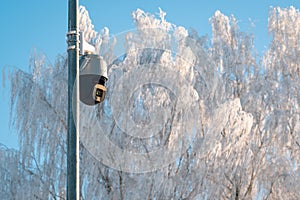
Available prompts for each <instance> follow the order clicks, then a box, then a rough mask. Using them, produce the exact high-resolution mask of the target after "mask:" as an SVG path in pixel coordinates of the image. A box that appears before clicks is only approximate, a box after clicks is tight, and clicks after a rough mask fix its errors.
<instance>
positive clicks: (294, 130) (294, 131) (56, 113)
mask: <svg viewBox="0 0 300 200" xmlns="http://www.w3.org/2000/svg"><path fill="white" fill-rule="evenodd" d="M165 15H166V13H165V12H163V11H162V10H160V13H159V15H158V16H154V15H152V14H149V13H146V12H144V11H142V10H140V9H138V10H136V11H134V12H133V13H132V18H133V21H134V22H135V24H136V31H130V32H127V33H125V34H123V35H117V36H111V35H110V34H109V30H108V28H104V29H103V30H101V31H100V32H99V33H98V32H97V31H95V30H94V26H93V24H92V22H91V20H90V18H89V16H88V12H87V10H86V9H85V8H84V7H81V8H80V27H79V28H80V30H81V31H83V32H84V33H85V40H86V41H88V42H90V43H92V44H93V45H95V46H96V49H97V51H98V52H99V54H100V55H102V56H103V57H104V59H105V60H106V61H107V63H108V76H109V82H108V85H107V88H108V92H107V96H106V100H105V101H104V103H102V104H101V105H99V106H97V107H87V106H84V105H83V104H81V107H80V119H81V121H80V123H81V124H80V127H79V130H80V134H81V138H80V139H81V143H80V184H81V198H82V199H88V200H90V199H299V198H300V192H299V191H300V184H299V183H300V180H299V179H300V173H299V165H300V156H299V155H300V154H299V150H300V145H299V144H300V122H299V118H300V116H299V111H298V110H299V103H300V101H299V100H300V97H299V92H298V91H299V85H300V83H299V49H300V48H299V44H300V37H299V27H298V26H299V19H300V13H299V11H298V10H296V9H295V8H293V7H291V8H288V9H281V8H271V9H270V12H269V33H270V34H271V35H272V37H273V38H272V41H271V44H270V48H269V49H268V51H267V52H266V53H265V55H264V56H263V57H262V58H261V61H262V62H259V57H258V55H257V53H256V51H255V49H254V44H253V35H250V34H247V33H244V32H241V31H240V30H239V27H238V23H237V20H236V19H235V18H234V16H231V17H227V16H225V15H223V14H222V13H221V12H220V11H216V12H215V14H214V15H213V16H212V18H211V19H210V22H211V25H212V33H213V35H212V40H211V41H210V40H208V38H207V37H199V36H198V34H197V33H196V32H193V31H188V30H186V29H185V28H184V27H178V26H176V25H174V24H172V23H170V22H167V21H166V18H165ZM66 60H67V59H66V57H65V56H58V57H57V59H56V62H55V64H54V65H51V64H49V62H48V61H47V59H46V57H45V56H44V55H40V54H38V53H35V54H33V55H32V58H31V59H30V72H29V73H26V72H23V71H21V70H15V71H12V72H11V77H10V80H11V86H12V90H11V113H13V115H12V121H13V124H14V125H15V127H16V128H17V130H18V133H19V142H20V152H21V153H18V152H14V151H10V150H7V149H6V148H4V147H1V149H0V155H1V157H0V159H1V165H0V167H1V171H0V178H1V183H5V184H1V188H0V189H1V190H0V192H1V197H4V199H65V198H66V194H65V190H66V132H67V125H66V115H67V114H66V113H67V110H66V108H67V106H66V104H67V62H66ZM149 124H150V125H151V126H149ZM149 127H150V128H149ZM99 135H100V136H99ZM107 141H109V142H107ZM163 147H164V148H165V149H164V151H160V149H162V148H163ZM151 152H154V153H153V154H151ZM155 152H159V154H155ZM8 161H9V162H8ZM21 186H24V187H21ZM16 190H18V192H16Z"/></svg>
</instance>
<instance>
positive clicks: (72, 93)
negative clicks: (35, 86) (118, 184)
mask: <svg viewBox="0 0 300 200" xmlns="http://www.w3.org/2000/svg"><path fill="white" fill-rule="evenodd" d="M68 9H69V13H68V33H67V42H68V135H67V145H68V146H67V148H68V149H67V199H68V200H79V34H78V30H77V27H78V20H77V15H78V0H69V8H68ZM76 80H77V81H76ZM75 81H76V83H75ZM76 128H77V129H76Z"/></svg>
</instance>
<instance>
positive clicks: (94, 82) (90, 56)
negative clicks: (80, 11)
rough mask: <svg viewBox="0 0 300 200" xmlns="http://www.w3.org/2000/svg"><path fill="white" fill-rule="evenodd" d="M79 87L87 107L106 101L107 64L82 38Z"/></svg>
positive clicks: (82, 100) (82, 99) (81, 99)
mask: <svg viewBox="0 0 300 200" xmlns="http://www.w3.org/2000/svg"><path fill="white" fill-rule="evenodd" d="M80 38H81V39H80V40H81V41H80V44H81V45H80V52H81V57H80V60H79V66H80V67H79V71H80V72H79V87H80V101H81V102H83V103H85V104H87V105H96V104H98V103H101V102H103V101H104V99H105V94H106V87H105V83H106V81H107V80H108V77H107V64H106V62H105V61H104V60H103V58H102V57H101V56H99V55H97V54H95V52H94V49H95V48H94V47H93V46H92V45H90V44H88V43H87V42H85V41H83V35H81V37H80Z"/></svg>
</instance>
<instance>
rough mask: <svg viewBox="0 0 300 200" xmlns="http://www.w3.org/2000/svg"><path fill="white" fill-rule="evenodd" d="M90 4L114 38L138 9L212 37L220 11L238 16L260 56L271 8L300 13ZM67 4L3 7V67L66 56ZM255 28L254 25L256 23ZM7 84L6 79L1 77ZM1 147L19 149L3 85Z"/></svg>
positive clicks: (187, 3) (185, 2) (265, 4)
mask: <svg viewBox="0 0 300 200" xmlns="http://www.w3.org/2000/svg"><path fill="white" fill-rule="evenodd" d="M79 3H80V4H81V5H84V6H86V8H87V10H88V11H89V14H90V17H91V19H92V22H93V24H94V25H95V28H96V30H100V29H101V28H103V27H104V26H107V27H108V28H109V29H110V32H111V33H112V34H117V33H119V32H123V31H126V30H128V29H132V28H134V24H133V22H132V20H131V15H130V13H131V12H132V11H134V10H136V9H137V8H140V9H143V10H145V11H147V12H150V13H158V12H159V10H158V7H160V8H162V9H163V10H164V11H165V12H166V13H167V16H166V19H167V21H169V22H172V23H174V24H176V25H180V26H184V27H186V28H187V29H189V28H193V29H195V30H197V31H198V32H199V34H200V35H208V36H209V37H211V27H210V24H209V21H208V20H209V18H210V17H211V16H212V15H213V14H214V12H215V11H216V10H220V11H221V12H222V13H223V14H225V15H228V16H229V15H234V16H235V17H236V19H237V20H238V21H239V25H240V28H241V30H242V31H246V32H250V33H253V34H254V35H255V46H256V48H257V49H258V51H259V53H262V52H263V51H265V50H266V48H267V47H268V41H269V40H270V37H269V36H268V33H267V23H268V10H269V8H270V6H273V7H276V6H280V7H290V6H294V7H296V8H297V9H300V1H299V0H272V1H271V0H263V1H259V0H256V1H253V0H252V1H250V0H247V1H245V0H212V1H203V0H107V1H103V0H93V1H92V0H81V1H79ZM67 6H68V1H67V0H65V1H63V0H48V1H41V0H27V1H20V0H18V1H17V0H9V1H4V2H2V4H1V6H0V27H1V31H0V44H1V47H0V54H1V56H0V58H1V59H0V69H1V73H2V69H3V68H4V67H6V68H18V69H22V70H25V71H28V63H29V57H30V53H31V52H32V51H33V49H34V48H36V49H37V50H38V51H41V52H43V53H44V54H46V55H47V57H48V59H49V61H50V62H51V63H54V61H55V57H56V55H57V54H64V53H65V52H66V32H67V11H68V10H67ZM250 19H251V22H253V23H254V24H255V26H252V25H251V22H250ZM0 81H1V84H2V76H0ZM0 98H1V100H2V101H1V103H0V113H1V114H0V125H1V130H0V143H3V144H5V145H6V146H8V147H12V148H17V138H16V134H15V131H14V130H13V128H11V129H10V128H9V126H8V119H9V100H10V96H9V88H7V87H6V88H4V89H3V87H0Z"/></svg>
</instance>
